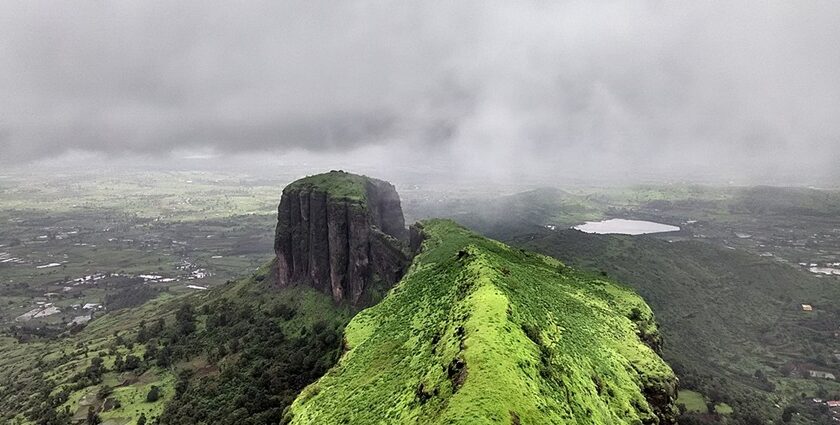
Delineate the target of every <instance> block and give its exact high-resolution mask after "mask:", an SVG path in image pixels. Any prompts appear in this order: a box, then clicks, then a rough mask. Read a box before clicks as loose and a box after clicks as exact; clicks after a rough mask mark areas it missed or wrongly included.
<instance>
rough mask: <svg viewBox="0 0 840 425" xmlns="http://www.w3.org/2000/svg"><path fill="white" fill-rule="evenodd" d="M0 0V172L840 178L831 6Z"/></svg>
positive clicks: (837, 63) (837, 33)
mask: <svg viewBox="0 0 840 425" xmlns="http://www.w3.org/2000/svg"><path fill="white" fill-rule="evenodd" d="M3 3H4V4H3V6H2V7H0V96H2V99H3V101H2V102H0V163H2V164H5V165H4V167H10V166H20V165H23V166H30V164H57V163H58V164H60V163H63V162H65V161H70V162H72V161H75V162H76V163H85V162H87V161H91V160H93V159H105V160H110V161H124V162H128V163H130V162H132V161H135V160H137V159H142V162H143V163H144V164H152V163H160V164H178V163H179V161H180V160H181V159H182V158H184V157H189V158H193V159H194V158H211V159H213V158H215V160H216V162H214V163H216V164H221V163H230V162H231V161H233V162H237V161H239V162H241V163H242V164H249V163H252V161H253V160H254V159H255V158H259V159H260V160H262V161H267V160H268V159H267V158H269V159H275V158H276V159H278V160H286V161H295V162H302V161H311V162H312V163H313V164H314V163H321V162H324V163H330V164H338V165H340V166H344V167H345V168H353V167H356V168H359V167H373V168H379V169H382V170H384V172H383V171H380V174H384V175H386V176H387V175H388V171H390V172H391V173H395V172H397V171H396V170H400V171H399V172H402V171H404V170H412V169H418V170H445V171H446V172H447V173H453V174H455V175H462V176H488V178H510V177H512V176H529V177H539V178H546V179H551V178H569V177H570V176H576V177H578V178H584V179H586V178H592V179H622V180H627V179H631V180H632V179H643V178H648V177H651V176H654V177H655V178H684V179H695V180H698V179H699V180H702V179H709V178H719V179H722V180H726V179H733V178H735V179H740V180H744V181H751V182H780V181H781V182H805V183H809V184H824V183H826V182H831V183H832V184H833V183H836V182H837V180H838V179H840V171H838V170H840V167H837V165H836V164H837V162H838V160H840V120H838V119H837V115H838V111H840V78H838V77H837V70H838V69H840V47H838V43H837V40H840V3H837V2H836V1H832V0H827V1H797V2H790V1H740V2H723V1H721V2H699V3H698V2H664V1H662V2H660V1H633V2H630V1H628V2H618V1H610V2H591V1H565V2H541V1H532V2H526V1H521V2H478V1H476V2H468V1H459V2H413V3H407V2H393V1H377V2H373V1H361V2H329V1H300V2H298V1H264V2H262V1H249V2H216V1H206V0H202V1H182V2H164V1H88V0H85V1H49V2H47V1H32V2H3ZM98 163H101V162H98Z"/></svg>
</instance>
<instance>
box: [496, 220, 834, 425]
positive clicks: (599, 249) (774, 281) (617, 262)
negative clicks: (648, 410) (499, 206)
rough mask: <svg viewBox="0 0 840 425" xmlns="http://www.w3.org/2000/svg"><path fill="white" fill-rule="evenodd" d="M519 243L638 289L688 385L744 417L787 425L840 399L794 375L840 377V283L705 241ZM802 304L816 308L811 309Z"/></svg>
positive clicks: (564, 238)
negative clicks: (790, 412) (822, 402)
mask: <svg viewBox="0 0 840 425" xmlns="http://www.w3.org/2000/svg"><path fill="white" fill-rule="evenodd" d="M510 242H511V244H513V245H516V246H521V247H523V248H525V249H533V250H536V251H538V252H541V253H544V254H547V255H552V256H555V257H557V258H559V259H561V260H562V261H566V262H567V263H568V264H571V265H574V266H578V267H582V268H586V269H590V270H603V271H605V272H607V273H608V274H609V275H610V276H613V277H615V278H616V279H619V280H620V281H622V282H626V283H627V284H628V285H631V286H632V287H633V288H634V289H635V290H637V291H638V292H639V294H640V295H642V296H643V297H644V298H645V300H647V301H648V303H650V306H651V307H652V308H653V309H654V311H655V312H656V314H657V318H658V319H659V322H660V323H661V330H662V334H663V337H664V340H665V342H666V344H665V347H664V352H663V357H664V358H665V359H666V360H667V361H668V363H669V364H670V365H671V366H673V367H674V369H675V370H677V372H678V373H679V374H680V378H681V386H682V387H684V388H690V389H695V390H698V391H701V392H702V393H704V394H705V395H706V396H708V397H710V398H712V399H714V401H715V402H726V403H728V404H730V405H732V407H733V408H734V409H735V413H736V414H737V415H738V416H742V417H752V416H756V417H760V418H761V419H762V420H768V419H777V418H779V417H780V416H781V414H782V409H783V408H784V407H785V406H787V405H788V404H791V403H794V402H797V401H798V400H800V399H803V398H809V397H822V398H825V397H826V395H825V394H821V393H822V392H823V391H826V392H827V394H840V384H838V383H836V382H834V381H828V380H805V379H801V378H799V374H797V373H793V372H792V371H791V370H790V368H791V367H792V366H794V365H803V366H801V367H803V368H805V370H807V369H808V368H813V369H816V370H825V371H830V372H833V373H838V372H840V360H838V359H836V358H835V357H833V356H832V353H834V352H837V349H838V348H837V347H838V343H837V338H836V337H835V335H834V332H835V331H836V329H837V325H836V323H837V318H838V317H840V307H838V306H837V303H836V300H838V299H840V286H837V285H836V283H833V282H832V281H830V280H825V279H820V278H817V277H814V276H812V275H809V274H808V273H806V272H803V271H802V270H799V269H797V268H795V267H791V266H789V265H787V264H784V263H781V262H779V261H776V260H774V259H773V258H766V257H760V256H757V255H755V254H750V253H748V252H746V251H741V250H733V249H725V248H720V247H717V246H715V245H713V244H711V243H705V242H699V241H685V242H673V243H669V242H666V241H663V240H660V239H656V238H654V237H631V236H620V235H590V234H584V233H582V232H577V231H572V230H567V231H555V232H553V231H540V232H537V233H532V234H527V235H522V236H520V237H518V238H515V239H514V240H511V241H510ZM801 304H811V305H813V306H814V311H813V312H803V311H802V309H801ZM803 394H805V396H803ZM741 423H748V422H741Z"/></svg>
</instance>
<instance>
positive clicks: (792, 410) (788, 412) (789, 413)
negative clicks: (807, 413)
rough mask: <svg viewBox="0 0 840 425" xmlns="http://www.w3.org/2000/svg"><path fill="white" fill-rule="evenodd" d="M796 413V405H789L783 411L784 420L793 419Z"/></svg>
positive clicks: (785, 421) (786, 421)
mask: <svg viewBox="0 0 840 425" xmlns="http://www.w3.org/2000/svg"><path fill="white" fill-rule="evenodd" d="M794 413H796V407H793V406H788V407H785V410H784V411H783V412H782V422H784V423H788V422H790V421H791V420H792V419H793V414H794Z"/></svg>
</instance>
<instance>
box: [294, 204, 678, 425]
mask: <svg viewBox="0 0 840 425" xmlns="http://www.w3.org/2000/svg"><path fill="white" fill-rule="evenodd" d="M415 230H416V232H413V233H414V234H416V235H419V236H421V237H422V239H423V242H422V250H421V252H420V253H419V254H418V255H417V256H416V257H415V259H414V262H413V263H412V266H411V268H410V270H409V271H408V273H407V274H406V276H405V277H404V278H403V279H402V280H401V281H400V282H399V284H398V285H397V286H395V287H394V288H393V289H392V290H391V292H390V293H389V294H388V296H387V297H385V299H384V300H382V302H380V303H379V304H377V305H375V306H373V307H371V308H368V309H366V310H364V311H362V312H361V313H359V314H358V315H356V316H355V317H354V318H353V319H352V321H351V322H350V324H349V325H348V326H347V328H346V331H345V341H346V350H347V351H346V352H345V353H344V355H343V357H342V358H341V360H340V361H339V363H338V364H337V365H336V366H335V367H333V368H332V369H331V370H330V371H329V372H328V373H327V374H326V375H325V376H324V377H323V378H321V379H320V380H319V381H317V382H316V383H314V384H312V385H310V386H309V387H307V389H305V390H304V391H303V392H302V393H301V394H300V395H299V396H298V398H297V400H296V401H295V402H294V404H293V405H292V408H291V409H290V411H289V412H288V413H287V415H286V418H285V419H286V420H287V421H291V423H293V424H342V423H352V424H376V423H392V424H444V423H445V424H492V423H500V424H520V423H522V424H549V423H552V424H567V423H568V424H608V423H612V424H636V423H644V424H657V423H658V424H671V423H674V421H675V417H676V408H675V405H674V399H675V395H676V384H677V379H676V377H675V375H674V373H673V372H672V371H671V369H670V368H669V367H668V366H667V365H666V364H665V363H664V362H663V361H662V359H661V358H660V357H659V355H658V354H657V350H658V347H659V344H660V339H659V334H658V330H657V327H656V324H655V322H654V319H653V315H652V313H651V310H650V308H649V307H648V306H647V305H646V304H645V302H644V301H643V300H642V299H641V298H640V297H639V296H638V295H636V294H635V293H633V292H632V291H631V290H629V289H627V288H625V287H623V286H619V285H618V284H615V283H614V282H611V281H609V280H607V279H606V278H603V277H601V276H595V275H591V274H586V273H582V272H579V271H576V270H574V269H571V268H568V267H566V266H564V265H563V264H561V263H560V262H559V261H557V260H554V259H551V258H549V257H544V256H541V255H537V254H533V253H529V252H525V251H522V250H519V249H514V248H511V247H509V246H506V245H504V244H502V243H500V242H497V241H494V240H490V239H487V238H484V237H481V236H479V235H477V234H475V233H472V232H470V231H468V230H466V229H464V228H463V227H461V226H459V225H457V224H455V223H454V222H451V221H447V220H431V221H426V222H423V223H422V224H421V225H419V226H418V227H417V228H416V229H415Z"/></svg>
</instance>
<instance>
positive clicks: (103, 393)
mask: <svg viewBox="0 0 840 425" xmlns="http://www.w3.org/2000/svg"><path fill="white" fill-rule="evenodd" d="M112 392H114V390H113V389H112V388H111V387H110V386H108V385H103V386H101V387H99V391H97V392H96V398H98V399H100V400H105V399H106V398H108V396H109V395H111V393H112Z"/></svg>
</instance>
